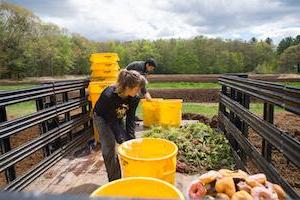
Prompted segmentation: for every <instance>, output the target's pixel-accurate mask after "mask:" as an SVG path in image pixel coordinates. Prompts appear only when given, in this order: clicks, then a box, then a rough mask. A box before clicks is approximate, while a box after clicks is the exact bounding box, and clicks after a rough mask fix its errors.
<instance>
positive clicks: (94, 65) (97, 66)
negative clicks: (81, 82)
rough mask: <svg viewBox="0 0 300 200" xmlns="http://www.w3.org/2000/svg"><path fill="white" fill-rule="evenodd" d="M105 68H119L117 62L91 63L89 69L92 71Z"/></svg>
mask: <svg viewBox="0 0 300 200" xmlns="http://www.w3.org/2000/svg"><path fill="white" fill-rule="evenodd" d="M100 69H102V70H107V69H110V70H119V69H120V67H119V65H118V63H92V65H91V70H92V71H94V70H100Z"/></svg>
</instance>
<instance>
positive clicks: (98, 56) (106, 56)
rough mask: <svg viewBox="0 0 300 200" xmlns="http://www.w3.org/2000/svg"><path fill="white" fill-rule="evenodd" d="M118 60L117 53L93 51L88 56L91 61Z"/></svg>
mask: <svg viewBox="0 0 300 200" xmlns="http://www.w3.org/2000/svg"><path fill="white" fill-rule="evenodd" d="M119 60H120V58H119V56H118V54H117V53H94V54H92V55H91V57H90V61H91V62H92V63H116V62H118V61H119Z"/></svg>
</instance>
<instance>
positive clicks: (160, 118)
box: [141, 99, 182, 127]
mask: <svg viewBox="0 0 300 200" xmlns="http://www.w3.org/2000/svg"><path fill="white" fill-rule="evenodd" d="M141 102H142V112H143V122H144V126H146V127H149V126H153V125H161V126H180V125H181V115H182V99H153V100H152V101H147V100H145V99H142V101H141Z"/></svg>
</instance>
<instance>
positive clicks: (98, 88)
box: [88, 81, 114, 143]
mask: <svg viewBox="0 0 300 200" xmlns="http://www.w3.org/2000/svg"><path fill="white" fill-rule="evenodd" d="M113 83H114V82H112V81H111V82H108V81H107V82H103V81H99V82H96V81H94V82H90V83H89V87H88V90H89V100H90V101H91V103H92V108H94V107H95V104H96V102H97V101H98V99H99V97H100V95H101V93H102V91H103V90H104V89H105V88H106V87H107V86H109V85H111V84H113ZM94 138H95V141H96V142H98V143H99V142H100V140H99V133H98V131H97V129H96V127H95V125H94Z"/></svg>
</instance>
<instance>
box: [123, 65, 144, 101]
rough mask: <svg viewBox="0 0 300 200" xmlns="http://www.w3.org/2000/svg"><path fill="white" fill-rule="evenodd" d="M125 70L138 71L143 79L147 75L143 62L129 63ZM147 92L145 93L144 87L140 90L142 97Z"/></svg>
mask: <svg viewBox="0 0 300 200" xmlns="http://www.w3.org/2000/svg"><path fill="white" fill-rule="evenodd" d="M126 69H127V70H135V71H138V72H139V73H140V74H141V75H143V76H145V77H146V76H147V75H148V71H147V69H146V64H145V61H134V62H132V63H130V64H129V65H127V67H126ZM147 92H148V91H147V89H146V87H143V88H141V93H142V95H145V94H146V93H147Z"/></svg>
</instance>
